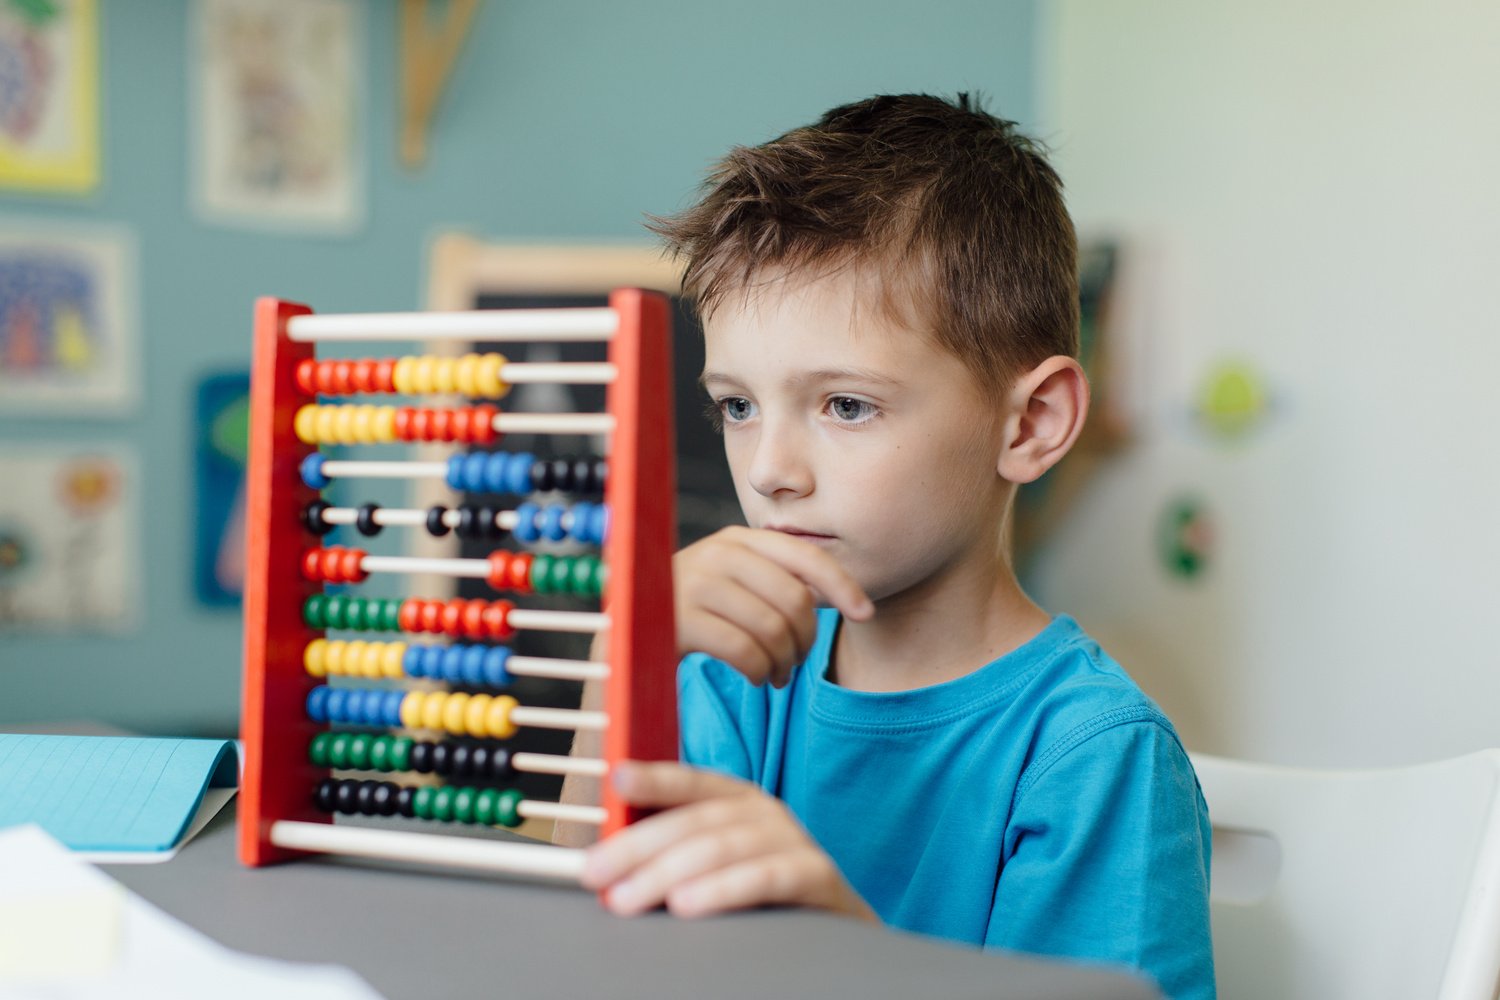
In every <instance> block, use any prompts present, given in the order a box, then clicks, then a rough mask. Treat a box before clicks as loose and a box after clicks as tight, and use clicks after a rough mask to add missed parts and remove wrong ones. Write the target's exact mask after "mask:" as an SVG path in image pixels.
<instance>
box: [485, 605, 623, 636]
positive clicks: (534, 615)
mask: <svg viewBox="0 0 1500 1000" xmlns="http://www.w3.org/2000/svg"><path fill="white" fill-rule="evenodd" d="M505 622H506V624H507V625H509V626H510V627H511V628H517V629H537V630H539V631H543V632H603V631H604V630H605V629H607V628H609V615H606V614H604V613H602V612H598V611H542V610H539V609H536V608H515V609H513V610H512V611H511V612H510V613H509V614H507V615H506V616H505Z"/></svg>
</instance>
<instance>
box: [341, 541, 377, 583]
mask: <svg viewBox="0 0 1500 1000" xmlns="http://www.w3.org/2000/svg"><path fill="white" fill-rule="evenodd" d="M364 559H365V552H364V550H363V549H345V550H344V552H343V555H342V556H341V557H340V559H339V576H341V577H343V580H344V582H345V583H364V582H365V579H366V578H367V577H368V576H369V575H370V574H369V573H367V572H365V569H364V567H363V566H361V565H360V563H362V562H364Z"/></svg>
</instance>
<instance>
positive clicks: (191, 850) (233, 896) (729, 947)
mask: <svg viewBox="0 0 1500 1000" xmlns="http://www.w3.org/2000/svg"><path fill="white" fill-rule="evenodd" d="M232 814H233V808H232V807H230V808H227V809H226V810H225V812H224V813H223V814H221V815H220V816H218V817H217V818H215V820H214V821H213V822H212V823H210V825H209V826H208V828H206V829H205V830H204V831H203V832H202V833H201V834H199V836H198V837H197V838H196V839H195V840H193V841H192V842H191V843H189V844H188V845H187V846H186V847H184V848H183V849H182V852H181V853H180V854H179V855H178V856H177V857H176V858H174V859H173V860H171V861H169V862H166V863H164V864H159V865H112V866H109V867H108V869H107V870H108V872H109V874H110V875H112V876H113V877H114V878H116V879H118V880H119V881H120V882H122V883H124V884H125V885H126V886H128V887H129V888H130V889H132V890H134V891H135V892H137V893H139V894H140V895H141V896H143V897H145V898H146V899H148V900H150V901H151V902H153V903H155V904H156V905H157V906H159V907H161V908H162V909H163V910H165V911H167V912H168V913H170V914H172V915H173V916H175V917H177V918H179V919H181V920H183V921H185V922H187V923H189V924H191V925H192V926H194V927H196V928H198V929H199V930H201V931H203V932H205V933H206V934H208V935H209V936H211V937H213V938H215V939H217V940H218V941H220V942H222V943H223V944H225V945H228V946H229V947H231V948H236V949H238V950H240V951H246V952H251V953H254V954H259V955H268V956H271V957H274V958H284V959H293V960H298V961H316V962H333V963H336V964H339V965H344V966H348V967H349V968H352V969H354V970H355V971H356V972H358V973H359V974H360V975H362V976H363V977H364V978H365V980H366V981H368V982H369V983H370V985H371V986H373V987H374V988H375V989H376V990H378V991H379V992H381V993H382V994H384V995H385V996H387V997H388V998H390V1000H404V998H407V997H450V996H451V997H460V996H462V997H570V998H582V997H693V998H695V1000H697V998H703V997H709V998H713V1000H720V998H723V1000H738V998H744V1000H767V998H777V997H786V998H793V997H827V998H834V997H849V996H853V997H859V998H861V1000H866V998H868V1000H876V998H881V997H891V998H900V1000H912V998H913V997H916V998H922V997H943V998H948V997H987V998H991V1000H1065V998H1066V1000H1151V998H1153V997H1155V996H1156V994H1155V993H1154V992H1153V991H1152V990H1151V989H1149V988H1148V987H1147V986H1145V985H1143V984H1142V983H1140V982H1139V981H1137V980H1135V979H1132V978H1129V977H1126V976H1117V975H1114V974H1106V973H1103V972H1098V971H1095V970H1088V969H1083V968H1075V967H1072V966H1067V965H1062V964H1057V963H1052V962H1044V961H1039V960H1035V959H1029V958H1019V957H1014V956H1010V955H1002V954H997V953H994V952H989V953H986V952H981V951H977V950H972V949H967V948H960V947H956V946H952V945H948V944H945V943H942V942H939V941H934V940H931V939H928V938H921V937H917V936H914V935H910V934H903V933H898V932H893V931H889V930H885V929H882V928H879V927H874V926H870V925H866V924H859V923H855V922H853V921H850V920H845V919H841V918H838V917H834V916H830V915H826V914H820V913H813V912H808V911H800V910H762V911H756V912H750V913H740V914H732V915H729V916H724V917H717V918H713V919H709V920H694V921H688V920H677V919H675V918H673V917H670V916H668V915H667V914H665V913H657V914H651V915H648V916H644V917H637V918H634V919H623V918H619V917H613V916H611V915H609V914H608V913H606V912H605V911H604V910H602V909H601V908H600V906H599V904H598V902H597V900H595V898H594V897H593V896H592V895H591V894H589V893H586V892H584V891H583V890H581V889H573V888H564V887H558V886H550V885H541V884H535V883H524V882H516V881H506V880H502V879H499V878H491V877H487V876H484V875H476V874H474V873H467V872H465V873H461V874H459V873H452V874H450V873H445V872H434V871H431V870H420V871H418V870H414V869H402V868H399V867H397V866H394V865H382V864H379V863H376V862H365V861H356V860H354V859H342V858H335V857H317V858H310V859H308V860H305V861H299V862H296V863H293V864H287V865H278V866H274V867H269V868H261V869H253V870H252V869H246V868H242V867H241V866H240V865H239V863H238V861H236V860H235V856H234V824H233V815H232Z"/></svg>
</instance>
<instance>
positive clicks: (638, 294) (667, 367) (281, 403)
mask: <svg viewBox="0 0 1500 1000" xmlns="http://www.w3.org/2000/svg"><path fill="white" fill-rule="evenodd" d="M609 310H610V311H612V312H613V314H614V316H615V318H616V320H615V323H614V324H613V330H612V331H611V332H607V333H605V334H604V335H603V336H602V337H601V338H599V339H604V338H606V337H607V339H608V341H609V362H610V364H612V365H613V366H614V369H615V375H614V378H613V380H612V381H611V382H610V384H609V386H608V389H607V391H606V410H607V412H608V414H609V415H610V417H612V418H613V429H612V431H610V433H609V438H610V447H609V449H608V457H609V462H610V467H609V476H608V480H607V483H606V492H605V497H604V502H605V505H606V507H607V508H608V510H609V517H610V524H609V533H608V537H607V538H606V540H605V547H604V560H605V563H606V564H607V565H608V566H609V582H608V585H607V589H606V591H605V594H604V603H603V609H602V610H603V613H604V614H605V615H606V616H607V618H608V621H609V641H608V646H607V657H606V659H607V662H608V664H609V670H610V674H609V677H608V679H607V680H606V681H605V682H604V692H605V702H604V710H605V714H606V715H607V718H608V721H607V724H606V728H605V730H604V736H603V757H604V760H605V761H606V763H607V764H612V763H614V762H616V761H621V760H626V759H633V760H675V759H676V757H677V703H676V684H675V670H676V662H677V656H676V634H675V628H674V625H673V608H672V569H671V557H672V552H673V550H674V548H675V543H676V514H675V510H676V504H675V495H676V477H675V443H674V435H673V409H672V382H671V373H672V367H671V359H670V336H671V333H670V311H669V305H668V302H667V300H666V299H665V298H664V297H663V296H661V295H660V294H658V293H654V292H648V291H643V290H640V289H619V290H616V291H615V292H613V293H612V294H611V295H610V297H609ZM538 312H541V311H530V310H528V311H525V313H526V317H530V316H533V315H535V314H536V313H538ZM547 312H549V313H553V314H555V315H553V316H551V317H549V318H550V319H552V320H554V321H557V322H558V323H563V324H565V322H566V320H567V317H568V314H571V313H579V314H581V313H583V312H591V313H594V314H596V315H597V314H598V313H599V310H549V311H547ZM311 314H312V310H311V309H309V308H308V307H307V306H304V305H298V304H296V303H292V302H286V301H283V300H280V299H274V298H262V299H260V300H258V301H257V302H256V305H255V345H254V359H253V365H252V369H251V389H250V450H249V467H248V472H247V526H246V543H247V546H248V549H247V559H246V572H245V596H244V627H245V646H244V656H245V662H244V688H243V702H242V717H241V732H240V735H241V739H242V740H243V742H244V769H243V779H242V783H241V789H240V795H239V805H238V812H239V856H240V860H241V861H242V862H243V863H245V864H247V865H252V866H257V865H264V864H268V863H272V862H276V861H281V860H286V859H289V858H292V857H297V856H300V855H302V854H304V853H306V851H305V850H300V849H297V848H293V847H288V846H283V845H284V844H285V843H287V842H288V841H289V840H290V841H298V842H299V843H300V841H299V838H295V837H290V836H284V837H281V838H278V837H277V835H276V834H277V828H278V825H280V826H281V827H282V828H284V832H286V833H287V834H290V833H291V832H292V830H293V828H295V827H298V826H300V825H301V824H325V825H331V824H332V818H331V816H329V815H328V814H327V813H325V812H322V811H321V810H319V809H318V808H316V806H315V804H314V798H313V790H314V788H315V787H316V785H317V783H318V782H319V780H320V779H322V778H326V777H328V776H329V772H328V770H326V769H320V768H318V767H317V766H315V765H314V764H312V763H311V762H310V761H309V758H308V752H307V749H308V745H309V743H310V741H311V740H312V738H313V737H314V735H316V733H317V732H319V731H320V729H321V728H322V727H321V726H320V725H319V724H318V723H315V722H313V721H311V720H310V719H309V718H308V715H307V712H306V709H305V704H306V700H307V696H308V693H309V691H311V689H312V688H313V686H314V685H315V684H316V683H317V679H316V678H313V677H310V676H309V675H308V674H307V672H306V671H305V669H304V666H303V651H304V649H305V648H306V647H307V645H308V643H309V642H311V641H312V640H313V639H316V638H318V637H319V636H320V635H322V631H321V630H315V629H313V628H312V627H311V626H309V625H308V624H306V623H305V621H304V620H303V606H304V603H305V602H306V600H307V599H308V598H309V597H310V596H312V595H313V594H314V593H315V592H316V591H317V589H318V588H319V584H318V583H315V582H313V581H310V580H308V579H306V578H305V577H304V575H303V573H302V570H301V563H302V559H303V556H304V553H305V551H306V550H307V549H308V548H309V547H312V546H316V545H317V544H318V539H317V537H316V536H315V535H313V534H311V532H310V531H309V530H308V528H307V527H306V525H305V523H304V519H303V517H302V512H303V510H304V509H305V508H306V507H307V505H308V504H309V503H311V502H312V501H314V500H316V499H317V493H316V491H314V490H313V489H312V488H311V487H309V486H307V485H305V484H304V483H303V481H302V478H301V475H300V472H299V467H300V464H301V462H302V461H303V459H304V458H305V457H306V456H307V455H308V454H309V453H310V452H311V451H313V450H314V448H313V446H310V445H307V444H304V443H303V442H302V441H301V440H299V438H298V436H297V434H296V431H295V428H294V418H295V416H296V413H297V411H298V409H299V408H300V407H302V406H304V405H307V404H309V403H313V402H315V401H316V400H315V398H314V397H312V396H310V395H309V394H308V393H307V392H306V391H305V390H304V389H303V388H302V387H300V386H299V385H298V382H297V374H296V373H297V368H298V365H299V364H300V363H302V362H303V361H306V360H308V359H311V358H313V357H314V355H315V344H314V341H313V340H311V339H305V338H298V337H294V336H293V335H292V334H293V328H294V327H295V326H296V325H297V324H296V322H295V320H296V317H299V316H308V315H311ZM517 315H519V314H517ZM493 316H496V313H494V312H472V313H450V314H441V313H428V314H412V316H411V317H408V318H409V319H410V320H412V321H414V322H413V325H414V326H415V325H416V324H417V323H421V322H422V321H424V320H426V321H427V323H426V325H427V327H428V328H429V329H440V328H442V326H443V324H441V323H440V322H437V321H438V320H441V319H443V318H445V317H446V318H453V319H457V320H461V321H471V322H461V323H457V324H454V326H455V327H456V328H472V329H475V330H479V331H482V330H483V329H484V321H485V319H486V317H493ZM342 318H344V317H341V319H342ZM360 318H361V317H347V319H349V320H358V319H360ZM364 318H365V319H368V320H371V321H372V327H373V328H377V329H379V328H382V327H384V328H387V329H388V328H391V327H392V326H393V325H396V326H399V324H392V323H391V322H390V321H392V320H395V319H397V317H394V316H392V315H389V314H385V315H373V316H369V317H364ZM523 318H524V317H523ZM555 326H556V323H554V324H553V327H549V328H555ZM508 333H509V334H510V335H511V339H527V340H546V339H548V333H547V332H545V330H544V329H539V330H538V331H536V332H534V333H527V332H526V331H525V330H524V329H522V328H518V327H510V328H508ZM475 336H477V337H479V338H481V339H491V337H490V336H486V335H484V334H483V333H476V334H475ZM381 339H390V338H388V337H385V336H382V337H381ZM407 339H418V338H416V337H409V338H407ZM575 339H576V338H575ZM600 784H601V788H602V792H601V797H602V801H601V805H602V806H603V808H604V810H605V821H604V823H603V825H602V827H601V831H600V832H601V835H608V834H609V833H612V832H614V831H616V830H618V829H620V828H621V827H622V826H624V825H626V824H628V823H630V822H633V821H634V820H635V819H637V818H638V816H637V812H636V810H634V809H633V808H632V807H630V806H628V805H627V804H626V803H624V802H623V801H621V800H620V798H619V797H618V796H617V795H616V794H615V792H614V790H613V787H612V785H611V784H610V783H609V782H608V781H604V782H601V783H600ZM365 832H370V831H365ZM386 836H401V837H406V838H416V839H423V840H426V841H437V840H452V839H453V838H444V837H433V836H432V835H426V834H389V835H386ZM278 840H280V841H281V843H278ZM469 843H471V844H473V842H469ZM486 846H489V847H495V848H500V847H504V846H507V845H499V844H489V845H485V844H477V845H474V849H475V850H478V851H481V852H482V851H483V850H484V848H485V847H486ZM319 849H322V848H319ZM329 849H330V850H338V851H347V852H349V853H370V854H375V855H377V856H386V857H388V856H393V855H392V854H391V853H389V852H387V851H386V850H384V849H371V850H369V851H365V850H363V849H362V847H360V846H359V845H358V844H355V843H352V842H351V843H350V844H349V845H344V846H339V847H333V848H329ZM542 850H558V851H560V850H562V849H561V848H557V849H548V848H542ZM401 853H402V855H403V856H409V857H416V858H422V857H424V852H423V851H422V850H421V849H420V848H418V849H414V850H411V851H406V850H404V849H403V851H402V852H401ZM429 853H430V857H429V859H430V860H447V861H449V862H452V863H468V864H473V865H474V866H476V867H490V866H489V865H486V864H484V863H483V859H482V858H480V859H479V860H468V861H462V860H457V861H456V860H455V859H454V858H452V857H444V856H442V855H441V853H439V852H437V851H436V848H434V851H433V852H429ZM496 867H502V868H503V867H506V866H505V865H498V866H496Z"/></svg>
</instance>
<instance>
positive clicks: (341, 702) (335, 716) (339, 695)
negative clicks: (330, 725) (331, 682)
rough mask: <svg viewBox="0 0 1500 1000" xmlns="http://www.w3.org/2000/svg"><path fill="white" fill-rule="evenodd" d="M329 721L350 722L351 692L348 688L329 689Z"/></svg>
mask: <svg viewBox="0 0 1500 1000" xmlns="http://www.w3.org/2000/svg"><path fill="white" fill-rule="evenodd" d="M328 721H329V722H348V721H349V691H348V689H346V688H329V689H328Z"/></svg>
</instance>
